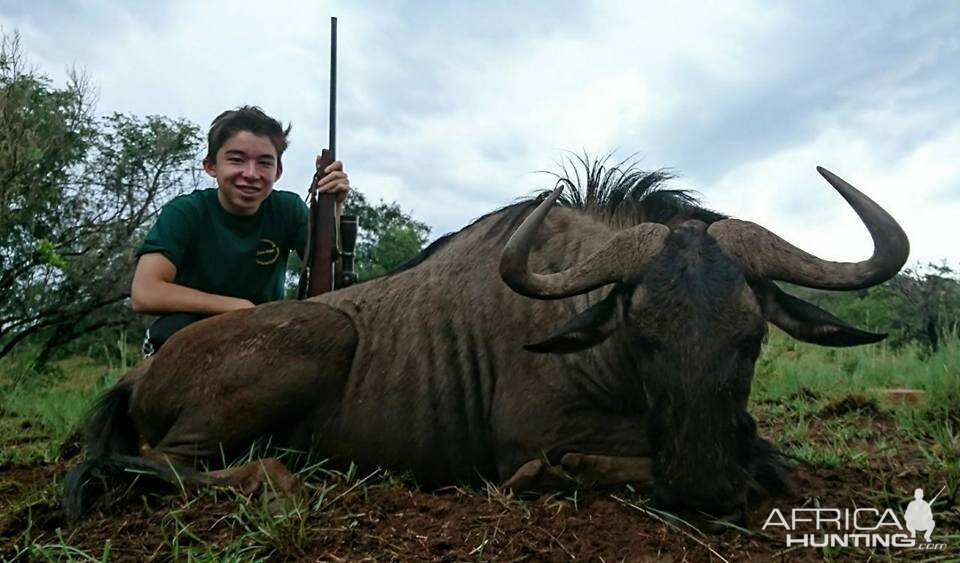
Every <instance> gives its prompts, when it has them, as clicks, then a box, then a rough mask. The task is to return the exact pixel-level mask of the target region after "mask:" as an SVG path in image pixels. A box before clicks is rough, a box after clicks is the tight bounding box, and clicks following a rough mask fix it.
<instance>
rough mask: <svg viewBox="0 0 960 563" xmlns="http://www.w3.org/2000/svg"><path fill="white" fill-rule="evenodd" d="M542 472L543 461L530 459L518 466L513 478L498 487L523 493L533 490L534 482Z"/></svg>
mask: <svg viewBox="0 0 960 563" xmlns="http://www.w3.org/2000/svg"><path fill="white" fill-rule="evenodd" d="M541 471H543V460H540V459H532V460H530V461H528V462H527V463H524V464H523V465H521V466H520V469H517V470H516V471H515V472H514V474H513V476H511V477H510V478H509V479H507V480H506V481H504V482H503V484H502V485H500V488H501V489H510V490H513V491H524V490H528V489H532V488H533V484H534V482H535V481H536V480H537V477H539V476H540V472H541Z"/></svg>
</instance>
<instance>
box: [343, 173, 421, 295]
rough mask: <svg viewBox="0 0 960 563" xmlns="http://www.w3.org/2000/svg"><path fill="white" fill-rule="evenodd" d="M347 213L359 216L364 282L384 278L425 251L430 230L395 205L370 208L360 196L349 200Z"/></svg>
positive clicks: (358, 255)
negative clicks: (424, 246) (422, 250)
mask: <svg viewBox="0 0 960 563" xmlns="http://www.w3.org/2000/svg"><path fill="white" fill-rule="evenodd" d="M345 213H347V214H350V215H356V216H357V221H358V223H359V225H360V227H359V234H358V235H357V247H356V252H355V255H356V259H355V261H356V270H357V274H358V275H359V276H360V279H361V280H367V279H370V278H375V277H377V276H382V275H383V274H385V273H387V272H389V271H390V270H393V269H394V268H396V267H398V266H400V265H401V264H403V263H404V262H406V261H407V260H409V259H410V258H412V257H413V256H414V255H416V254H417V253H418V252H420V250H421V249H422V248H423V245H424V243H426V241H427V237H429V236H430V227H428V226H427V225H426V223H422V222H420V221H417V220H416V219H413V218H412V217H410V216H409V215H407V214H406V213H404V212H403V210H402V209H400V205H399V204H397V203H396V202H391V203H385V202H384V201H383V200H380V203H378V204H376V205H371V204H370V203H368V202H367V198H366V197H364V195H363V194H362V193H360V192H357V191H354V192H352V193H351V194H350V198H349V199H348V200H347V205H346V210H345Z"/></svg>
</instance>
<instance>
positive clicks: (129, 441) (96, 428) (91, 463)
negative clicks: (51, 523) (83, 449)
mask: <svg viewBox="0 0 960 563" xmlns="http://www.w3.org/2000/svg"><path fill="white" fill-rule="evenodd" d="M133 383H134V382H133V379H132V378H130V379H127V380H124V381H121V382H120V383H118V384H117V385H115V386H114V387H113V388H112V389H110V390H109V391H107V392H106V393H104V394H103V395H102V396H101V397H100V398H99V399H98V400H97V403H96V404H95V405H94V407H93V409H92V411H91V412H90V418H89V420H88V422H87V459H86V461H84V462H83V463H81V464H79V465H77V466H76V467H74V468H73V469H71V470H70V471H69V472H68V473H67V476H66V477H65V478H64V480H63V487H64V498H63V510H64V513H65V514H66V517H67V521H68V522H70V523H74V522H76V521H77V520H78V519H79V518H80V516H81V515H82V514H83V513H84V512H85V511H86V509H87V508H88V507H89V506H90V504H91V503H92V502H93V500H94V499H95V498H96V497H98V496H100V495H102V494H103V493H105V492H106V491H108V490H110V489H111V488H113V486H114V485H115V484H116V482H117V481H118V480H119V478H121V477H122V474H123V472H124V467H125V463H124V461H126V459H127V458H132V457H134V456H136V455H137V453H138V452H137V450H138V448H139V444H138V440H139V437H138V433H137V429H136V426H135V425H134V423H133V420H132V419H131V418H130V415H129V414H128V412H127V409H128V407H129V405H130V394H131V393H132V392H133Z"/></svg>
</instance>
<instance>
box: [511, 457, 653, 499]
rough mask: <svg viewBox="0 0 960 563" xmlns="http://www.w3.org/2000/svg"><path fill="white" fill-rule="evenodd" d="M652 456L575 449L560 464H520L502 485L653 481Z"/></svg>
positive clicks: (514, 487) (522, 487)
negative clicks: (616, 454)
mask: <svg viewBox="0 0 960 563" xmlns="http://www.w3.org/2000/svg"><path fill="white" fill-rule="evenodd" d="M652 467H653V466H652V460H651V459H650V458H649V457H619V456H608V455H597V454H583V453H575V452H571V453H568V454H565V455H564V456H563V458H561V460H560V465H559V466H551V465H548V464H547V463H546V462H545V461H544V460H542V459H532V460H530V461H528V462H527V463H524V464H523V465H521V466H520V468H519V469H517V471H516V472H515V473H514V474H513V475H512V476H511V477H510V478H509V479H507V480H506V481H504V482H503V484H502V485H501V488H504V489H511V490H515V491H524V490H531V489H554V488H565V487H570V486H572V485H577V486H586V487H609V486H614V485H626V484H632V485H638V486H640V487H649V486H651V485H652V484H653V469H652Z"/></svg>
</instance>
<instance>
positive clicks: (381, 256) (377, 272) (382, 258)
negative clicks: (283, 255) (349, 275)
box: [287, 190, 430, 298]
mask: <svg viewBox="0 0 960 563" xmlns="http://www.w3.org/2000/svg"><path fill="white" fill-rule="evenodd" d="M344 214H346V215H356V216H357V221H358V223H359V229H358V233H357V246H356V248H355V249H354V256H355V258H354V269H355V270H356V272H357V275H358V277H359V278H360V281H365V280H369V279H371V278H375V277H377V276H382V275H383V274H385V273H387V272H389V271H390V270H392V269H394V268H396V267H398V266H400V265H402V264H403V263H404V262H406V261H407V260H409V259H410V258H412V257H413V256H415V255H416V254H417V253H418V252H420V250H421V249H422V248H423V245H424V243H426V241H427V237H428V236H430V227H428V226H427V225H426V223H423V222H421V221H417V220H416V219H414V218H412V217H411V216H410V215H408V214H407V213H405V212H404V211H403V210H402V209H401V208H400V205H399V204H397V203H396V202H391V203H385V202H384V201H383V200H381V201H380V203H378V204H377V205H370V203H368V202H367V198H366V196H364V195H363V194H362V193H360V192H359V191H357V190H353V191H351V192H350V197H349V198H347V202H346V206H345V209H344ZM300 266H301V262H300V259H299V258H298V257H297V256H296V254H291V256H290V261H289V263H288V264H287V297H288V298H291V297H293V296H295V295H296V293H297V291H296V288H297V281H298V280H299V279H300Z"/></svg>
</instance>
